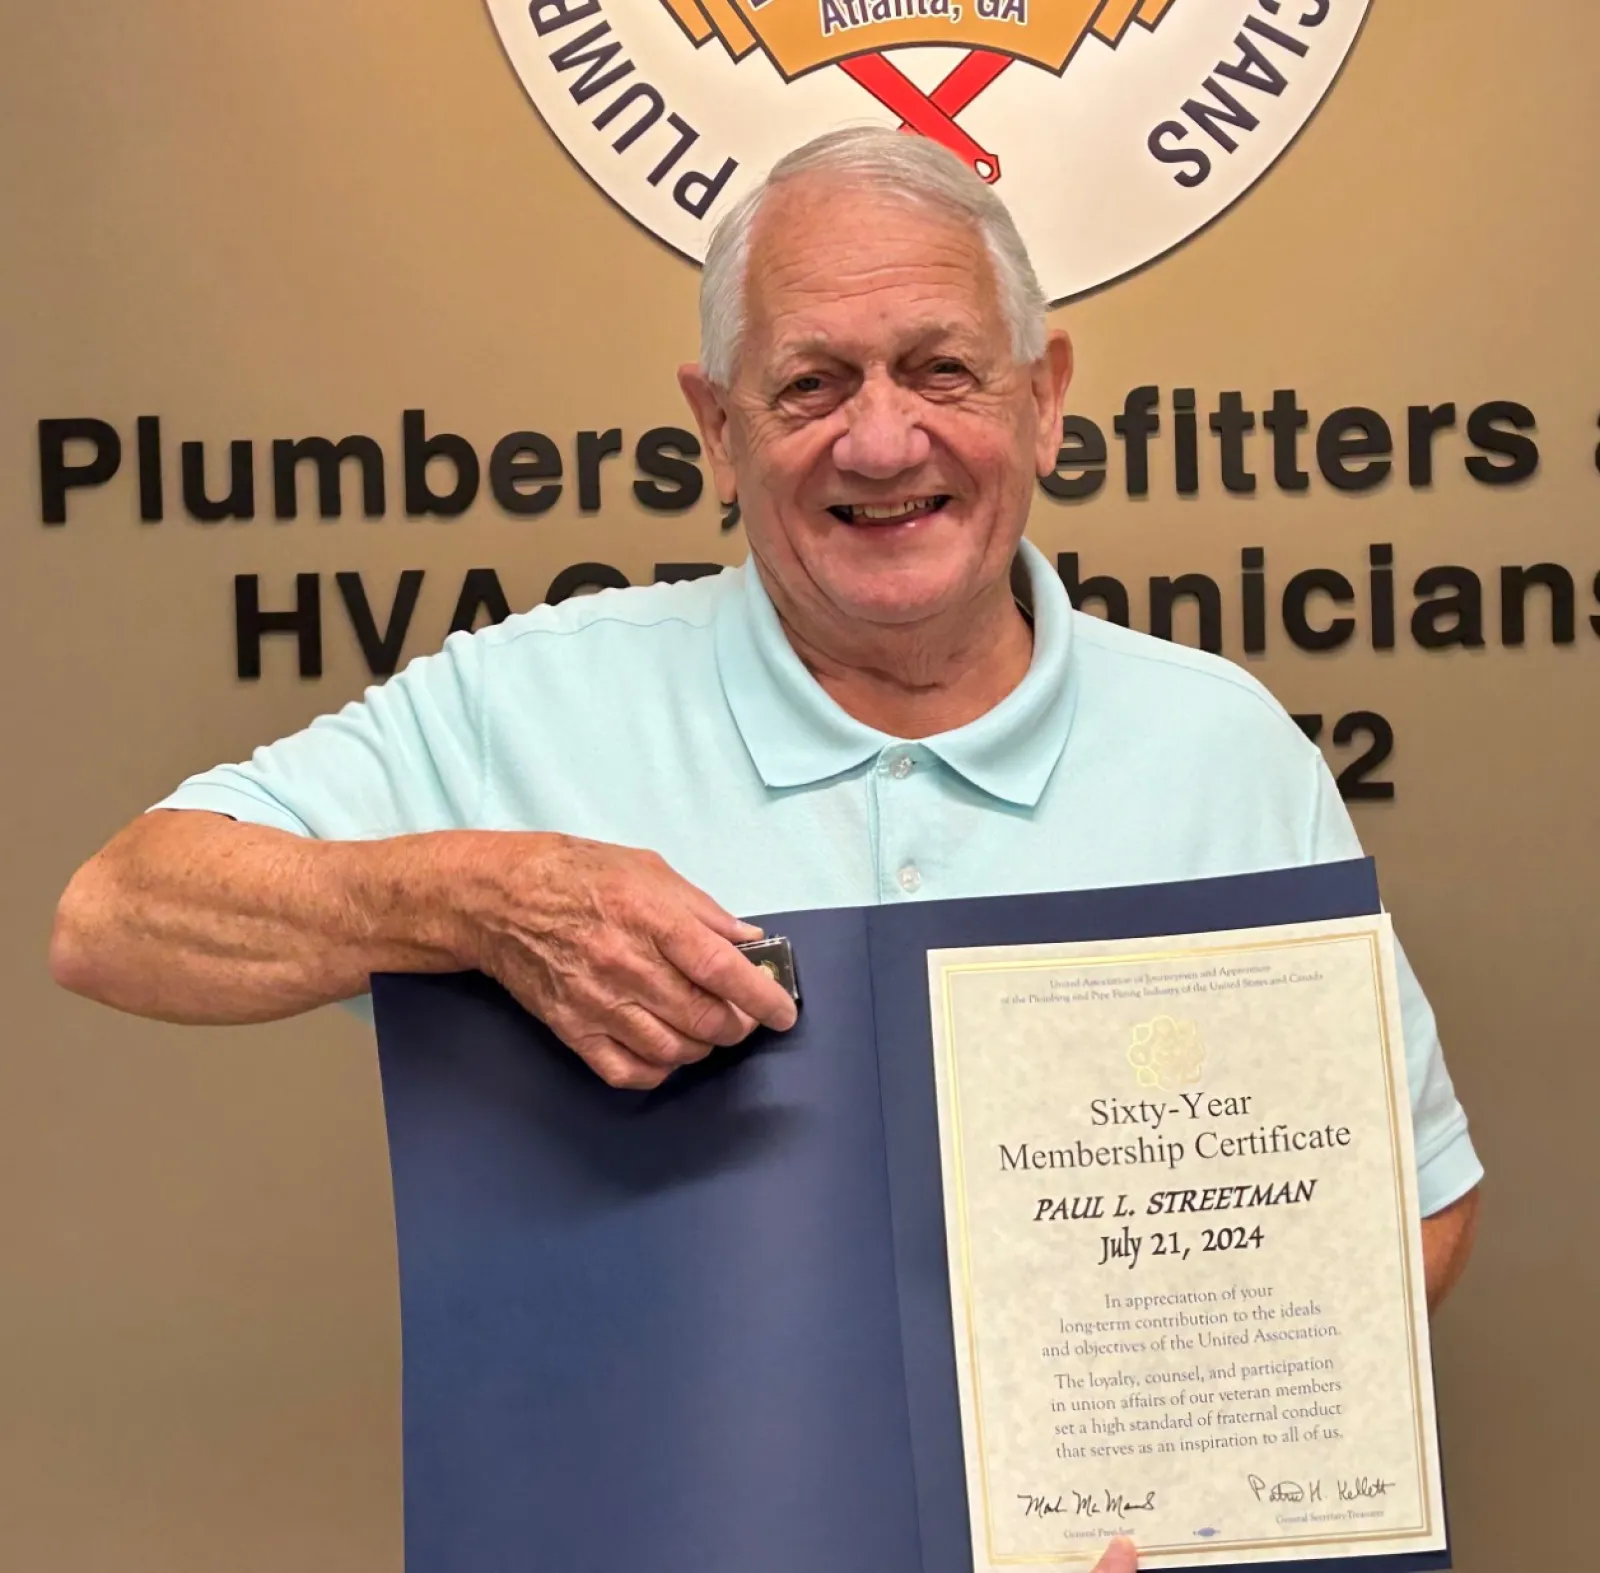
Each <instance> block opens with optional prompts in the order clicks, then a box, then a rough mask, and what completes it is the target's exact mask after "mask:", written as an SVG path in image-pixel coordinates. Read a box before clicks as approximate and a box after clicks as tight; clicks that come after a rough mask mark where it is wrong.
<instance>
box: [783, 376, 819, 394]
mask: <svg viewBox="0 0 1600 1573" xmlns="http://www.w3.org/2000/svg"><path fill="white" fill-rule="evenodd" d="M789 392H790V393H798V394H801V395H805V394H807V393H821V392H822V378H821V377H818V376H815V375H812V376H806V377H796V378H795V379H794V381H793V382H791V383H790V384H789Z"/></svg>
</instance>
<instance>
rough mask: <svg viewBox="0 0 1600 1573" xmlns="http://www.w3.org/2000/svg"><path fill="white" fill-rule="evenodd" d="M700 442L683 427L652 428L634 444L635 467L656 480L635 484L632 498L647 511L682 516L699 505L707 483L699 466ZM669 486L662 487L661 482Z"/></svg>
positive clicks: (636, 482)
mask: <svg viewBox="0 0 1600 1573" xmlns="http://www.w3.org/2000/svg"><path fill="white" fill-rule="evenodd" d="M699 457H700V440H699V438H697V437H696V436H695V434H694V433H693V432H690V431H685V430H684V429H683V428H682V427H681V426H652V427H651V428H650V430H649V431H647V432H646V433H645V434H644V436H642V437H641V438H640V439H639V441H638V442H637V443H636V444H635V446H634V450H633V462H634V465H635V466H636V467H637V468H638V469H639V470H641V471H642V472H643V473H644V474H645V475H653V476H655V477H656V478H655V480H650V481H635V482H634V483H633V495H634V496H635V497H636V498H638V500H639V502H640V503H641V504H642V505H643V506H644V507H646V508H654V509H656V510H657V512H660V513H682V512H683V511H684V510H685V509H687V508H692V507H694V505H695V504H696V503H697V502H699V501H700V496H701V493H702V492H704V491H705V487H706V479H705V476H703V475H702V474H701V473H700V466H699V465H698V464H694V463H692V462H691V461H692V460H694V459H698V458H699ZM663 481H664V482H667V483H668V484H666V485H662V484H661V483H662V482H663Z"/></svg>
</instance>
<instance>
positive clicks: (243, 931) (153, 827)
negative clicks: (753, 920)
mask: <svg viewBox="0 0 1600 1573" xmlns="http://www.w3.org/2000/svg"><path fill="white" fill-rule="evenodd" d="M758 933H759V931H758V930H756V929H753V928H751V927H750V926H749V925H747V924H743V923H740V922H739V921H738V920H737V919H736V918H734V917H732V916H731V915H730V914H729V913H727V912H725V911H723V909H722V908H721V907H720V906H718V905H717V903H716V902H714V901H712V900H711V898H710V897H709V896H707V895H705V894H704V893H703V892H702V891H699V890H697V889H696V888H695V887H694V886H692V885H690V884H689V883H688V882H687V881H685V880H683V879H681V878H679V876H678V875H676V874H675V873H673V872H672V870H671V869H669V868H668V867H667V865H666V864H665V863H664V862H662V860H661V859H660V858H658V857H656V856H655V855H654V854H653V853H648V852H639V851H634V850H632V849H630V848H625V847H612V846H607V845H604V844H602V843H598V842H589V841H580V840H577V839H575V838H573V837H568V836H558V835H544V834H532V833H530V834H511V833H496V832H487V831H445V832H438V833H435V834H430V835H415V836H398V837H393V838H388V839H384V840H373V841H316V840H312V839H309V838H307V837H302V836H295V835H291V834H289V833H288V832H286V831H281V830H275V829H271V828H268V827H265V826H260V825H249V824H238V823H235V822H234V821H233V820H231V819H228V818H226V817H225V816H223V815H220V814H209V813H203V812H196V811H164V812H158V813H153V814H146V815H143V816H141V817H140V818H139V819H138V820H136V821H134V823H133V824H132V825H130V826H128V828H127V829H126V830H124V831H122V832H121V833H120V834H119V835H118V836H116V837H115V838H114V839H113V840H112V841H111V842H110V844H109V845H108V846H107V847H106V848H105V849H104V850H103V851H101V852H100V853H99V854H98V855H97V856H96V857H94V858H92V859H90V861H89V862H88V863H86V864H85V865H84V866H83V868H81V869H80V870H79V871H78V873H77V874H76V875H75V876H74V878H73V880H72V882H71V884H70V885H69V886H68V887H67V890H66V893H65V894H64V895H63V896H62V898H61V902H60V906H59V908H58V910H57V914H56V924H55V931H54V934H53V936H52V940H51V947H50V965H51V972H52V974H53V976H54V977H55V979H56V981H57V982H58V983H60V984H62V985H63V986H64V987H66V988H69V989H72V990H74V991H75V992H77V993H80V994H85V995H87V996H89V997H90V998H91V999H97V1000H100V1001H102V1002H103V1003H105V1004H108V1005H113V1006H116V1007H117V1008H118V1009H121V1010H127V1011H132V1012H135V1013H136V1014H139V1015H144V1016H154V1017H157V1018H160V1019H162V1020H166V1021H177V1022H203V1023H233V1022H253V1021H272V1020H277V1019H279V1018H281V1017H285V1016H293V1015H296V1014H298V1013H300V1012H302V1011H306V1010H310V1009H312V1008H313V1007H315V1006H318V1005H324V1004H328V1003H330V1002H331V1001H334V1000H339V999H348V998H350V997H351V996H352V995H356V994H359V993H361V992H363V991H364V990H365V989H366V987H367V980H368V978H369V977H370V976H371V974H372V973H374V972H385V971H406V972H451V971H460V970H464V969H469V968H477V969H480V970H482V971H484V972H487V973H489V974H490V975H491V976H493V977H495V978H497V979H498V980H499V981H500V982H501V983H502V984H504V985H505V987H506V988H507V989H509V990H510V991H511V993H513V994H514V995H515V996H516V997H517V998H518V999H519V1000H521V1002H522V1003H523V1004H524V1005H525V1006H526V1007H527V1008H528V1009H529V1010H530V1011H532V1012H533V1013H534V1014H536V1015H538V1016H539V1017H540V1018H541V1019H543V1020H544V1021H546V1022H547V1023H548V1024H549V1025H550V1026H551V1027H552V1029H553V1030H554V1031H555V1032H556V1033H557V1034H558V1035H559V1036H560V1037H561V1038H562V1039H563V1041H565V1042H566V1043H567V1044H568V1045H569V1046H570V1047H572V1048H573V1049H574V1050H575V1051H576V1052H577V1053H578V1054H580V1055H581V1056H582V1057H583V1058H584V1059H585V1060H586V1061H587V1062H588V1063H589V1064H590V1065H591V1066H592V1067H593V1068H594V1069H595V1071H596V1072H597V1073H598V1074H599V1075H601V1076H603V1077H604V1078H605V1079H606V1080H607V1081H609V1082H612V1083H613V1084H615V1085H621V1086H633V1087H643V1086H655V1085H657V1084H659V1083H660V1082H661V1081H662V1080H664V1079H665V1077H666V1076H667V1075H668V1074H669V1073H670V1071H671V1070H672V1069H673V1068H675V1067H676V1066H678V1065H681V1064H685V1063H688V1062H689V1061H691V1060H695V1059H699V1058H702V1057H703V1056H704V1055H705V1054H707V1053H709V1052H710V1050H711V1048H712V1047H713V1046H714V1045H718V1044H732V1043H737V1042H739V1041H741V1040H742V1039H743V1038H744V1037H746V1036H747V1035H748V1034H749V1032H750V1031H751V1030H752V1028H753V1027H754V1026H755V1024H756V1023H757V1022H761V1023H763V1024H765V1025H767V1026H770V1027H775V1028H777V1029H779V1030H782V1029H785V1028H787V1027H790V1026H792V1025H793V1023H794V1004H793V1001H792V1000H790V998H789V996H788V995H787V994H786V993H785V992H784V991H783V989H781V988H780V987H779V986H778V984H777V983H776V982H774V981H773V980H772V979H771V978H769V977H768V976H767V974H766V973H764V972H763V971H761V969H759V968H757V967H752V966H751V965H750V964H749V963H748V962H747V961H745V959H744V958H743V957H742V956H740V955H739V953H738V952H737V951H736V950H735V949H734V948H733V947H734V944H735V943H737V942H739V941H741V940H745V939H751V938H755V937H757V935H758Z"/></svg>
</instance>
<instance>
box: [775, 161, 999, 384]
mask: <svg viewBox="0 0 1600 1573" xmlns="http://www.w3.org/2000/svg"><path fill="white" fill-rule="evenodd" d="M745 330H746V334H745V346H744V347H745V349H746V350H747V351H748V352H749V353H750V355H751V357H752V358H753V359H757V360H762V359H766V358H769V357H770V356H771V355H772V354H773V353H775V352H778V353H781V352H783V351H786V350H790V349H793V348H794V347H795V346H797V345H805V346H809V347H815V348H822V347H826V346H829V345H832V346H834V347H835V348H836V349H837V350H838V352H839V353H841V354H852V353H855V354H859V353H863V352H867V351H872V352H875V353H876V352H884V351H889V350H892V349H893V348H894V347H896V346H899V345H909V344H910V343H912V342H920V341H923V340H926V339H928V338H930V337H934V336H938V335H939V334H941V333H942V334H945V335H947V336H951V337H959V338H961V339H963V340H967V341H980V342H984V343H989V342H992V343H993V345H994V346H995V347H996V348H998V347H999V346H1001V345H1009V333H1008V330H1007V326H1006V323H1005V320H1004V313H1003V311H1002V308H1001V304H1000V293H999V288H998V285H997V281H996V278H995V269H994V263H993V261H992V259H991V258H990V255H989V250H988V247H987V246H986V245H985V243H984V239H983V236H982V234H981V232H980V231H979V229H978V227H977V225H976V224H975V223H974V222H973V221H972V220H971V219H969V218H967V217H966V215H964V214H961V213H958V212H951V211H948V210H946V209H943V208H940V207H937V206H935V205H933V204H931V203H929V202H926V201H923V200H920V199H917V198H914V197H908V196H906V195H904V194H902V193H897V192H896V191H895V190H894V189H893V188H892V187H890V186H887V185H884V184H881V183H877V182H871V183H869V182H864V181H859V180H857V181H849V182H847V181H845V180H843V179H839V178H801V179H798V180H795V181H792V182H786V183H784V184H783V185H781V186H778V187H776V188H775V189H774V190H773V191H772V192H771V194H770V195H769V196H768V197H767V199H766V201H765V202H763V204H762V206H761V211H760V212H759V214H758V215H757V217H756V221H755V224H754V226H753V228H752V231H751V236H750V253H749V258H748V264H747V269H746V274H745Z"/></svg>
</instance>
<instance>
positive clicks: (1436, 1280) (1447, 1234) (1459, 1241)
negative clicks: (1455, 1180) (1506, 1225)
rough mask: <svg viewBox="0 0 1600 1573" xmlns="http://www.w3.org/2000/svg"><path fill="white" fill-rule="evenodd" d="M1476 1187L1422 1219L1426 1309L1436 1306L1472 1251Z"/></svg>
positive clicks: (1433, 1308)
mask: <svg viewBox="0 0 1600 1573" xmlns="http://www.w3.org/2000/svg"><path fill="white" fill-rule="evenodd" d="M1478 1204H1479V1194H1478V1187H1477V1186H1473V1188H1472V1189H1471V1190H1470V1191H1468V1192H1467V1194H1466V1195H1465V1196H1463V1197H1460V1198H1459V1199H1458V1200H1456V1201H1453V1202H1451V1204H1450V1205H1449V1206H1448V1207H1446V1208H1445V1209H1444V1210H1443V1211H1441V1212H1436V1213H1435V1214H1434V1215H1433V1216H1432V1217H1431V1218H1424V1219H1423V1220H1422V1275H1423V1279H1424V1281H1425V1282H1426V1284H1427V1288H1428V1309H1429V1310H1430V1311H1434V1310H1437V1309H1438V1308H1439V1305H1440V1303H1441V1302H1442V1301H1443V1300H1444V1297H1445V1296H1446V1295H1447V1294H1449V1293H1450V1291H1451V1290H1452V1289H1453V1288H1455V1285H1456V1280H1457V1279H1458V1278H1459V1277H1460V1276H1461V1274H1462V1272H1463V1271H1464V1270H1465V1268H1466V1265H1467V1258H1468V1257H1469V1256H1470V1255H1471V1254H1472V1241H1473V1238H1474V1236H1475V1235H1476V1234H1477V1232H1478Z"/></svg>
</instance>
